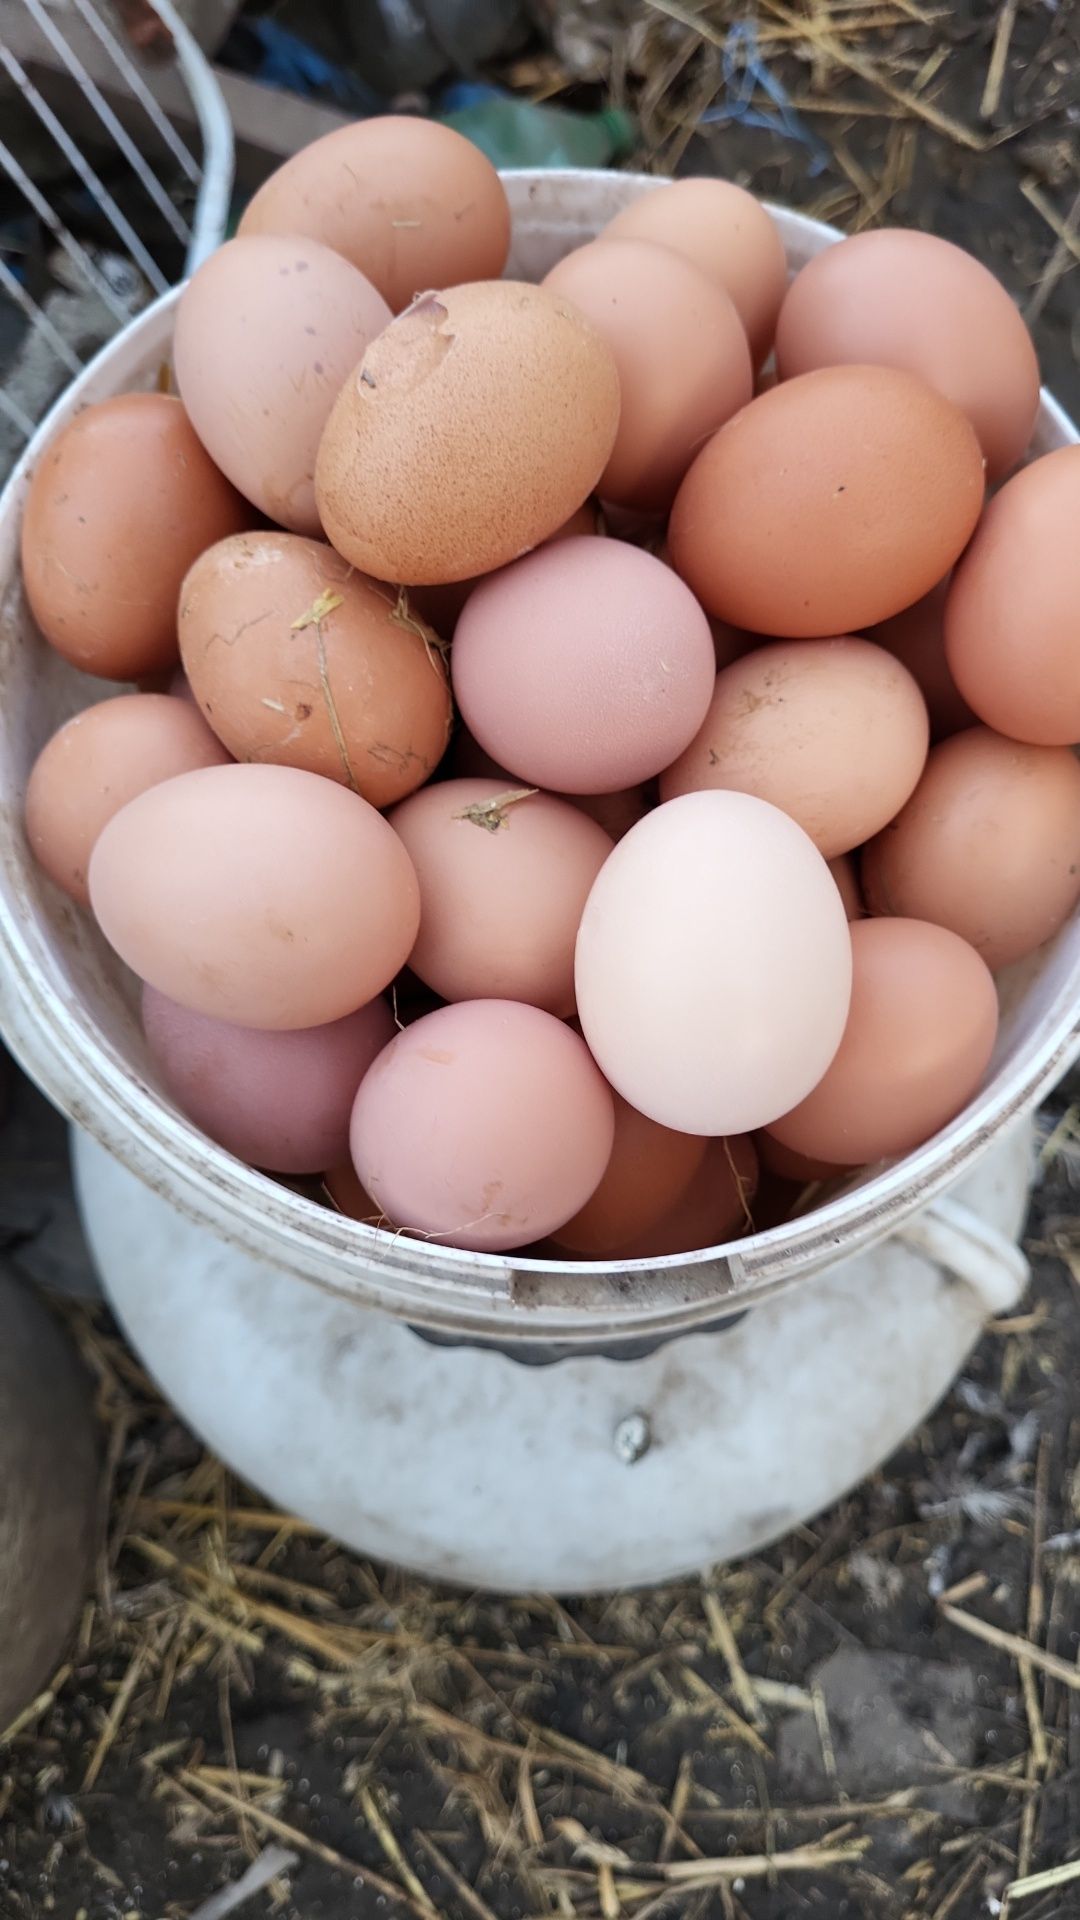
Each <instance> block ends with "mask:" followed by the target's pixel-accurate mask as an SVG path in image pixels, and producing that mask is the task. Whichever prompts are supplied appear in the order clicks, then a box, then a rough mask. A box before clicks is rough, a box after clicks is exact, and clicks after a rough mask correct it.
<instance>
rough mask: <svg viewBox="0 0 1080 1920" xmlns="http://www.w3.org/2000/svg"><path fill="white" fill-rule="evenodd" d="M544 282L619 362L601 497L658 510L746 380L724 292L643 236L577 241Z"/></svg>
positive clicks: (740, 338) (741, 397)
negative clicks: (616, 411) (616, 408)
mask: <svg viewBox="0 0 1080 1920" xmlns="http://www.w3.org/2000/svg"><path fill="white" fill-rule="evenodd" d="M544 285H545V286H546V287H548V288H549V289H550V290H551V291H552V292H554V293H558V294H561V295H562V296H563V297H564V298H565V299H567V300H570V301H572V302H573V304H574V306H575V307H577V308H579V309H580V311H581V312H582V313H583V314H585V316H586V318H587V319H589V320H591V322H592V324H593V326H594V327H595V328H596V330H597V332H598V333H599V334H601V335H602V337H603V338H604V339H605V340H606V341H607V343H608V346H609V347H610V348H611V351H612V353H613V355H614V357H615V365H616V367H617V368H618V372H619V386H620V390H621V394H622V408H621V412H620V415H619V430H618V433H617V434H616V437H615V445H614V447H613V448H612V451H611V457H610V459H609V460H608V463H607V466H606V467H605V468H604V471H603V473H602V474H601V476H600V480H599V492H600V494H601V497H602V498H603V499H605V500H611V501H615V502H616V503H617V504H618V505H620V506H624V507H631V508H634V509H636V510H638V511H640V512H645V513H651V512H666V510H667V509H668V508H669V507H670V505H671V502H672V500H673V499H674V497H675V492H676V489H677V487H678V485H679V482H680V480H681V479H682V477H683V475H684V473H685V472H686V469H687V467H688V466H689V465H690V462H691V460H692V459H693V457H694V454H695V453H696V451H697V449H698V447H699V446H700V445H701V443H702V441H703V440H704V439H706V438H707V436H708V435H709V434H710V433H713V432H715V430H716V428H717V427H719V426H722V425H723V423H724V421H725V420H730V418H731V416H732V414H733V413H737V412H738V410H739V408H740V407H744V406H745V405H746V403H747V401H748V400H749V398H750V395H751V392H752V390H753V373H752V370H751V366H750V350H749V348H748V346H747V344H746V334H745V332H744V330H743V325H742V321H741V320H740V319H739V316H738V313H737V312H736V310H735V306H734V304H733V302H732V301H731V300H730V299H729V297H728V295H727V294H726V293H725V292H724V290H723V288H721V287H719V286H717V285H716V283H715V281H713V280H710V279H708V278H707V277H706V275H705V274H704V273H702V272H700V270H699V269H698V268H697V267H696V266H694V265H693V263H692V262H691V261H689V260H685V259H683V258H682V257H681V256H680V255H679V254H677V253H672V252H671V250H670V249H669V248H661V249H660V250H659V251H658V250H657V248H656V247H655V246H653V245H652V244H651V243H650V242H649V241H648V240H633V239H629V240H619V239H607V238H606V237H602V238H601V239H599V240H594V241H591V242H590V243H589V244H588V245H587V246H584V247H577V248H575V250H574V251H573V252H572V253H568V254H567V255H566V256H565V257H564V258H563V259H562V260H560V261H559V262H558V263H557V265H556V266H554V267H552V269H551V272H550V273H549V274H548V275H547V276H546V278H545V280H544Z"/></svg>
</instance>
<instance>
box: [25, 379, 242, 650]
mask: <svg viewBox="0 0 1080 1920" xmlns="http://www.w3.org/2000/svg"><path fill="white" fill-rule="evenodd" d="M104 476H107V484H104V480H103V477H104ZM252 518H253V515H252V511H251V508H250V506H249V505H248V504H247V502H246V501H245V500H242V499H241V498H240V495H239V494H238V493H237V492H236V490H235V489H234V488H233V487H231V486H230V484H229V482H228V481H227V480H226V479H225V477H224V475H223V474H221V473H219V472H218V469H217V468H216V467H215V465H214V463H213V461H212V460H211V459H210V456H209V455H208V454H207V453H206V452H205V450H204V448H203V447H202V445H201V443H200V442H199V440H198V438H197V437H196V434H195V431H194V429H193V427H192V425H191V422H190V420H189V419H188V416H187V414H186V413H185V412H184V409H183V407H182V406H181V404H180V402H179V400H177V399H176V398H175V397H174V396H172V395H170V394H165V393H124V394H118V395H117V396H116V397H115V398H114V399H111V400H100V401H98V402H97V404H96V405H94V406H89V407H84V408H83V410H82V412H81V413H77V414H76V415H75V417H74V419H72V420H70V421H69V422H68V424H67V426H65V427H64V428H62V429H61V431H60V432H59V433H58V434H57V435H56V438H55V439H54V440H51V441H50V442H49V444H48V445H47V446H46V448H45V449H44V451H43V453H42V454H41V455H40V457H39V459H38V462H37V465H36V466H35V468H34V470H33V474H32V476H31V480H30V486H29V490H28V492H27V496H26V507H25V510H24V512H23V522H22V574H23V585H24V587H25V589H26V597H27V599H28V600H29V602H30V611H31V613H32V614H33V616H34V619H35V621H36V622H37V625H38V626H39V628H40V629H41V632H42V633H43V634H44V636H45V638H46V640H48V642H49V643H50V645H51V646H53V647H55V648H56V650H57V652H58V653H62V654H63V656H64V658H65V659H66V660H70V661H71V662H72V664H73V665H74V666H76V667H80V668H81V669H82V671H83V672H84V673H93V674H97V675H99V676H100V677H101V678H103V679H106V680H137V679H140V678H141V677H142V675H143V674H150V673H158V672H162V671H168V669H169V668H170V667H172V666H173V665H175V662H176V596H177V594H178V593H179V591H180V582H181V581H182V579H183V577H184V575H185V573H186V572H187V570H188V568H189V567H190V565H191V563H192V561H193V560H194V559H196V558H197V556H198V555H199V554H200V553H202V551H203V549H204V548H205V547H208V546H210V545H211V543H212V542H213V541H215V540H221V539H223V538H224V536H225V535H226V534H230V533H236V532H238V531H239V530H240V528H242V527H246V526H250V525H251V521H252Z"/></svg>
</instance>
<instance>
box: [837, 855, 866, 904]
mask: <svg viewBox="0 0 1080 1920" xmlns="http://www.w3.org/2000/svg"><path fill="white" fill-rule="evenodd" d="M829 872H830V873H831V874H832V877H833V879H834V880H835V881H836V891H837V892H838V894H839V895H840V898H841V900H842V901H843V903H844V912H845V913H846V914H847V917H848V919H849V920H861V919H862V917H863V915H864V913H865V912H866V907H865V905H864V904H863V897H862V892H861V890H860V887H859V876H858V874H857V873H856V871H855V862H854V860H852V859H851V858H850V856H849V855H848V854H846V853H838V854H837V856H836V858H835V859H834V860H830V861H829Z"/></svg>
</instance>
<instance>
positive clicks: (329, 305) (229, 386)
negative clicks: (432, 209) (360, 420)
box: [173, 235, 390, 534]
mask: <svg viewBox="0 0 1080 1920" xmlns="http://www.w3.org/2000/svg"><path fill="white" fill-rule="evenodd" d="M389 319H390V309H389V307H388V306H387V304H386V302H385V300H384V299H383V297H382V295H381V294H379V293H377V292H376V291H375V288H374V287H373V286H372V285H371V284H370V282H369V281H367V280H365V278H364V276H363V274H362V273H359V272H358V271H357V269H356V268H355V267H352V266H350V265H349V263H348V261H347V260H343V259H341V257H340V255H338V254H336V253H332V252H331V251H330V249H329V247H322V246H320V245H319V244H318V242H317V241H314V240H307V239H303V238H299V237H297V236H295V235H293V236H290V237H288V238H285V237H280V238H279V237H277V236H271V235H265V236H264V235H260V236H257V237H252V238H248V239H237V240H228V241H226V243H225V245H224V246H223V247H219V248H218V250H217V252H216V253H212V254H211V255H210V258H209V259H208V260H206V261H204V262H203V265H202V266H201V267H199V269H198V270H197V272H196V273H195V274H194V276H193V278H192V279H191V280H190V281H189V282H188V284H187V286H186V287H185V289H184V291H183V293H182V294H181V296H180V301H179V305H178V306H177V310H176V332H175V335H174V339H173V359H174V364H175V367H176V381H177V385H178V387H179V388H180V392H181V395H182V397H183V400H184V404H185V406H186V407H187V410H188V412H189V414H190V416H191V420H192V424H193V426H194V428H195V431H196V433H197V434H198V436H199V439H200V440H201V441H202V443H203V446H204V447H205V448H206V449H207V451H208V453H210V454H211V455H212V457H213V459H214V460H216V461H217V464H218V466H219V467H220V468H221V470H222V472H223V473H227V474H228V476H229V479H230V480H231V481H232V482H233V484H234V486H236V487H238V488H239V490H240V492H241V493H242V494H244V495H245V496H246V498H247V499H248V500H251V501H253V502H254V504H255V506H257V507H259V508H260V509H261V511H262V512H263V513H265V514H266V515H267V516H268V518H269V519H271V520H276V521H278V522H279V523H280V524H281V525H282V526H284V527H289V528H291V529H292V530H293V532H295V533H309V534H311V533H318V532H319V530H320V529H319V515H318V512H317V510H316V506H315V490H314V474H315V455H316V452H317V450H318V446H319V439H320V437H321V434H322V431H323V428H324V427H325V425H326V422H327V419H328V418H329V414H330V409H331V407H332V406H333V403H334V401H335V399H336V398H337V394H338V390H339V388H340V387H341V384H342V382H343V381H344V379H345V377H346V375H347V374H349V373H351V372H352V370H353V368H354V366H355V365H356V363H357V361H358V360H359V359H360V358H361V356H362V354H363V353H364V350H365V348H366V347H367V345H368V343H369V341H370V340H372V339H373V338H374V336H375V335H376V334H377V333H379V332H380V331H381V329H382V328H383V327H384V326H385V325H386V323H387V321H388V320H389Z"/></svg>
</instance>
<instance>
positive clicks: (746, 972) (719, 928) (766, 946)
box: [576, 792, 851, 1134]
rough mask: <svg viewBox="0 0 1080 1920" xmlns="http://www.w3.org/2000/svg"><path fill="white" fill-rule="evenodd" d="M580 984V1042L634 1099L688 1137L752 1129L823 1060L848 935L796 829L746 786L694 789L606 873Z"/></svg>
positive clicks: (628, 840) (846, 969)
mask: <svg viewBox="0 0 1080 1920" xmlns="http://www.w3.org/2000/svg"><path fill="white" fill-rule="evenodd" d="M576 978H577V1001H578V1014H579V1017H580V1020H581V1025H582V1030H583V1032H584V1034H585V1038H586V1040H587V1041H588V1044H589V1047H590V1049H591V1051H592V1053H593V1055H594V1056H595V1058H596V1060H597V1062H598V1064H599V1066H600V1068H601V1070H602V1071H603V1073H604V1074H605V1076H606V1077H607V1079H608V1080H609V1081H610V1082H611V1085H612V1086H613V1087H615V1089H616V1090H617V1092H619V1093H621V1094H622V1096H623V1098H624V1100H628V1101H629V1102H630V1104H631V1105H632V1106H634V1107H637V1108H638V1109H639V1111H640V1112H642V1113H645V1114H647V1115H648V1116H649V1118H650V1119H653V1120H656V1121H657V1122H658V1123H659V1124H660V1125H661V1126H667V1127H673V1128H675V1129H676V1130H678V1131H682V1132H686V1133H699V1134H732V1133H746V1132H749V1131H750V1130H751V1129H753V1128H755V1127H759V1126H764V1125H766V1124H768V1120H769V1119H773V1120H775V1119H778V1118H779V1117H780V1115H781V1114H783V1113H785V1112H787V1111H788V1109H789V1108H790V1107H792V1106H794V1105H795V1104H796V1102H797V1101H798V1100H800V1099H802V1098H803V1097H804V1095H805V1094H807V1093H809V1091H810V1089H811V1088H812V1087H813V1086H814V1085H816V1083H817V1081H818V1080H819V1079H820V1078H821V1076H822V1074H823V1073H824V1072H825V1070H826V1068H827V1067H828V1065H829V1062H830V1061H831V1059H832V1057H833V1055H834V1053H835V1052H836V1049H837V1047H838V1046H839V1044H840V1039H841V1036H842V1034H843V1030H844V1022H845V1019H846V1016H847V1008H848V1000H849V997H850V991H851V939H850V935H849V931H848V923H847V919H846V917H845V913H844V907H843V902H842V901H841V899H840V895H839V893H838V891H837V888H836V885H835V882H834V881H833V879H832V876H831V874H830V873H829V870H828V868H827V866H826V864H825V862H824V860H823V859H822V857H821V855H820V853H819V852H818V851H817V848H816V847H815V846H814V844H813V842H812V841H811V840H810V839H809V837H808V836H807V835H806V834H805V833H804V832H803V830H802V828H801V827H798V826H796V824H795V822H794V821H793V820H790V819H789V818H788V816H787V815H786V814H784V813H781V812H780V811H779V809H778V808H776V807H773V806H770V805H769V804H768V802H766V801H764V800H759V799H757V798H755V797H754V796H753V795H750V794H743V793H719V792H713V793H689V794H683V795H682V796H681V797H680V798H678V799H676V800H669V801H668V802H667V803H666V804H665V805H664V806H660V807H658V808H657V809H656V811H655V812H654V813H650V814H649V815H647V817H646V818H645V819H644V820H642V821H639V823H638V825H637V826H636V827H632V828H631V830H630V832H629V833H628V834H627V835H626V837H625V839H624V840H621V841H620V842H619V844H618V846H617V847H616V848H615V849H614V852H613V853H612V854H611V857H610V859H608V860H607V861H606V862H605V865H604V866H603V867H602V868H601V871H600V874H599V876H598V878H597V880H596V883H595V885H594V887H593V889H592V892H591V893H590V895H589V899H588V901H587V903H586V907H585V912H584V915H583V917H582V922H581V930H580V932H579V934H578V944H577V961H576Z"/></svg>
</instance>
